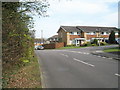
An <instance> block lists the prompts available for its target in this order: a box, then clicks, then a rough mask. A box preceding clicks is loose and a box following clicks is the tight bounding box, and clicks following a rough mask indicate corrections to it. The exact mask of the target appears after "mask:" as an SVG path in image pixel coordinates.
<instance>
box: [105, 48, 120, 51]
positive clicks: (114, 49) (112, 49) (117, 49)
mask: <svg viewBox="0 0 120 90" xmlns="http://www.w3.org/2000/svg"><path fill="white" fill-rule="evenodd" d="M103 51H104V52H118V51H120V49H119V47H115V48H108V49H105V50H103Z"/></svg>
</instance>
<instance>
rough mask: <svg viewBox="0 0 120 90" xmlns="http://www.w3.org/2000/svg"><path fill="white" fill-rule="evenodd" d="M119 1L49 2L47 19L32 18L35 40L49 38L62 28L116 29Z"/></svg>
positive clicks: (52, 0)
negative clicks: (97, 27)
mask: <svg viewBox="0 0 120 90" xmlns="http://www.w3.org/2000/svg"><path fill="white" fill-rule="evenodd" d="M118 1H119V0H49V3H50V7H49V9H48V12H47V13H48V14H49V17H46V18H39V17H38V16H35V17H34V20H35V27H34V29H35V30H36V34H35V36H36V38H41V30H43V37H44V38H49V37H51V36H53V35H56V34H57V31H58V29H59V27H60V26H61V25H64V26H111V27H118Z"/></svg>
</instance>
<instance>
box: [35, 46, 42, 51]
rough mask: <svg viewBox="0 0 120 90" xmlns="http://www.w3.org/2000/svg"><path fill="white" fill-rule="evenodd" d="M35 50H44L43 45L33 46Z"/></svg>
mask: <svg viewBox="0 0 120 90" xmlns="http://www.w3.org/2000/svg"><path fill="white" fill-rule="evenodd" d="M35 50H44V47H43V46H35Z"/></svg>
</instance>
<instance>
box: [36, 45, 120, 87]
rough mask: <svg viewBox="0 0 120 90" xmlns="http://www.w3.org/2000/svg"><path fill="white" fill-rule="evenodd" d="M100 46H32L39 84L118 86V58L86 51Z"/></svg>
mask: <svg viewBox="0 0 120 90" xmlns="http://www.w3.org/2000/svg"><path fill="white" fill-rule="evenodd" d="M109 47H115V46H109ZM103 48H106V47H87V48H79V49H66V50H36V51H35V52H36V55H37V56H38V59H39V62H40V69H41V71H42V84H43V88H118V77H120V74H119V73H118V61H117V60H114V59H111V58H104V57H99V56H95V55H92V54H91V53H90V52H92V51H95V50H101V49H103Z"/></svg>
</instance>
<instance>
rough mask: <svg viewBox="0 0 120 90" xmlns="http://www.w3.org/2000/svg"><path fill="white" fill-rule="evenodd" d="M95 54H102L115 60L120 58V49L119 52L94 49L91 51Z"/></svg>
mask: <svg viewBox="0 0 120 90" xmlns="http://www.w3.org/2000/svg"><path fill="white" fill-rule="evenodd" d="M91 54H93V55H97V56H101V57H106V58H111V59H115V60H120V51H119V52H118V51H117V52H103V51H94V52H91Z"/></svg>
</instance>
